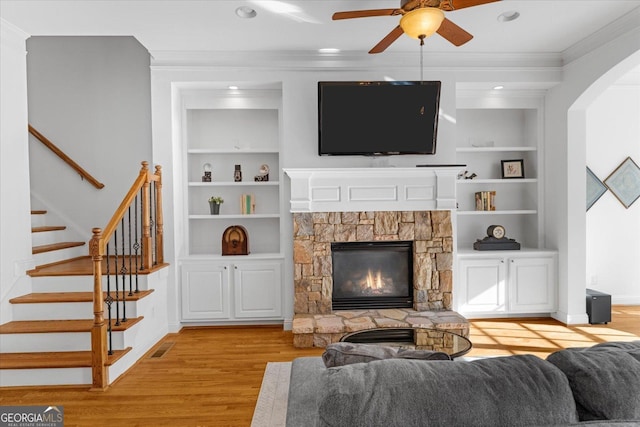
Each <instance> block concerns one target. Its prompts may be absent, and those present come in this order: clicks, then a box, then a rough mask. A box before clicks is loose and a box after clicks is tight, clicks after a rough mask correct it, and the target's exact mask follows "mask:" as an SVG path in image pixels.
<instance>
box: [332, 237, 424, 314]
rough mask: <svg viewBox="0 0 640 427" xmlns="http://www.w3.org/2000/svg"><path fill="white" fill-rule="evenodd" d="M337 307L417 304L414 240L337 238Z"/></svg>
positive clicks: (334, 252) (334, 254)
mask: <svg viewBox="0 0 640 427" xmlns="http://www.w3.org/2000/svg"><path fill="white" fill-rule="evenodd" d="M331 256H332V263H333V294H332V308H333V310H361V309H380V308H408V307H412V306H413V242H410V241H380V242H377V241H376V242H335V243H332V244H331Z"/></svg>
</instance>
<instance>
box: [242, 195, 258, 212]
mask: <svg viewBox="0 0 640 427" xmlns="http://www.w3.org/2000/svg"><path fill="white" fill-rule="evenodd" d="M240 213H241V214H243V215H246V214H253V213H256V201H255V198H254V196H253V194H243V195H242V196H240Z"/></svg>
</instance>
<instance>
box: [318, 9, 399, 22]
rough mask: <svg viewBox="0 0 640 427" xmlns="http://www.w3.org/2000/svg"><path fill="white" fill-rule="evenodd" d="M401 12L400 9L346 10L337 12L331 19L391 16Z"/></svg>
mask: <svg viewBox="0 0 640 427" xmlns="http://www.w3.org/2000/svg"><path fill="white" fill-rule="evenodd" d="M399 13H400V11H399V10H398V9H370V10H350V11H346V12H336V13H334V14H333V16H332V17H331V19H333V20H334V21H336V20H338V19H351V18H368V17H370V16H391V15H398V14H399Z"/></svg>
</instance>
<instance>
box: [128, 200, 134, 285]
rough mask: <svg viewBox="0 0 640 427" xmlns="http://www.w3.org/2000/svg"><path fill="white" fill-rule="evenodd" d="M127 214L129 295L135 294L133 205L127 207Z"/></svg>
mask: <svg viewBox="0 0 640 427" xmlns="http://www.w3.org/2000/svg"><path fill="white" fill-rule="evenodd" d="M127 214H128V219H129V220H128V221H127V224H128V225H129V296H133V277H132V274H131V272H132V271H133V256H132V254H131V252H132V251H131V249H132V247H131V246H132V245H131V205H129V208H127Z"/></svg>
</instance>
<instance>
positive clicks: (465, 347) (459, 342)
mask: <svg viewBox="0 0 640 427" xmlns="http://www.w3.org/2000/svg"><path fill="white" fill-rule="evenodd" d="M340 341H342V342H351V343H360V344H377V345H387V346H392V347H403V348H415V349H419V350H433V351H442V352H444V353H447V354H448V355H449V357H451V358H452V359H455V358H456V357H460V356H464V355H465V354H467V353H468V352H469V350H471V347H472V346H473V345H472V344H471V341H469V339H467V338H465V337H463V336H462V335H458V334H454V333H453V332H448V331H443V330H441V329H426V328H374V329H364V330H362V331H356V332H351V333H349V334H346V335H344V336H343V337H342V338H340Z"/></svg>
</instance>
